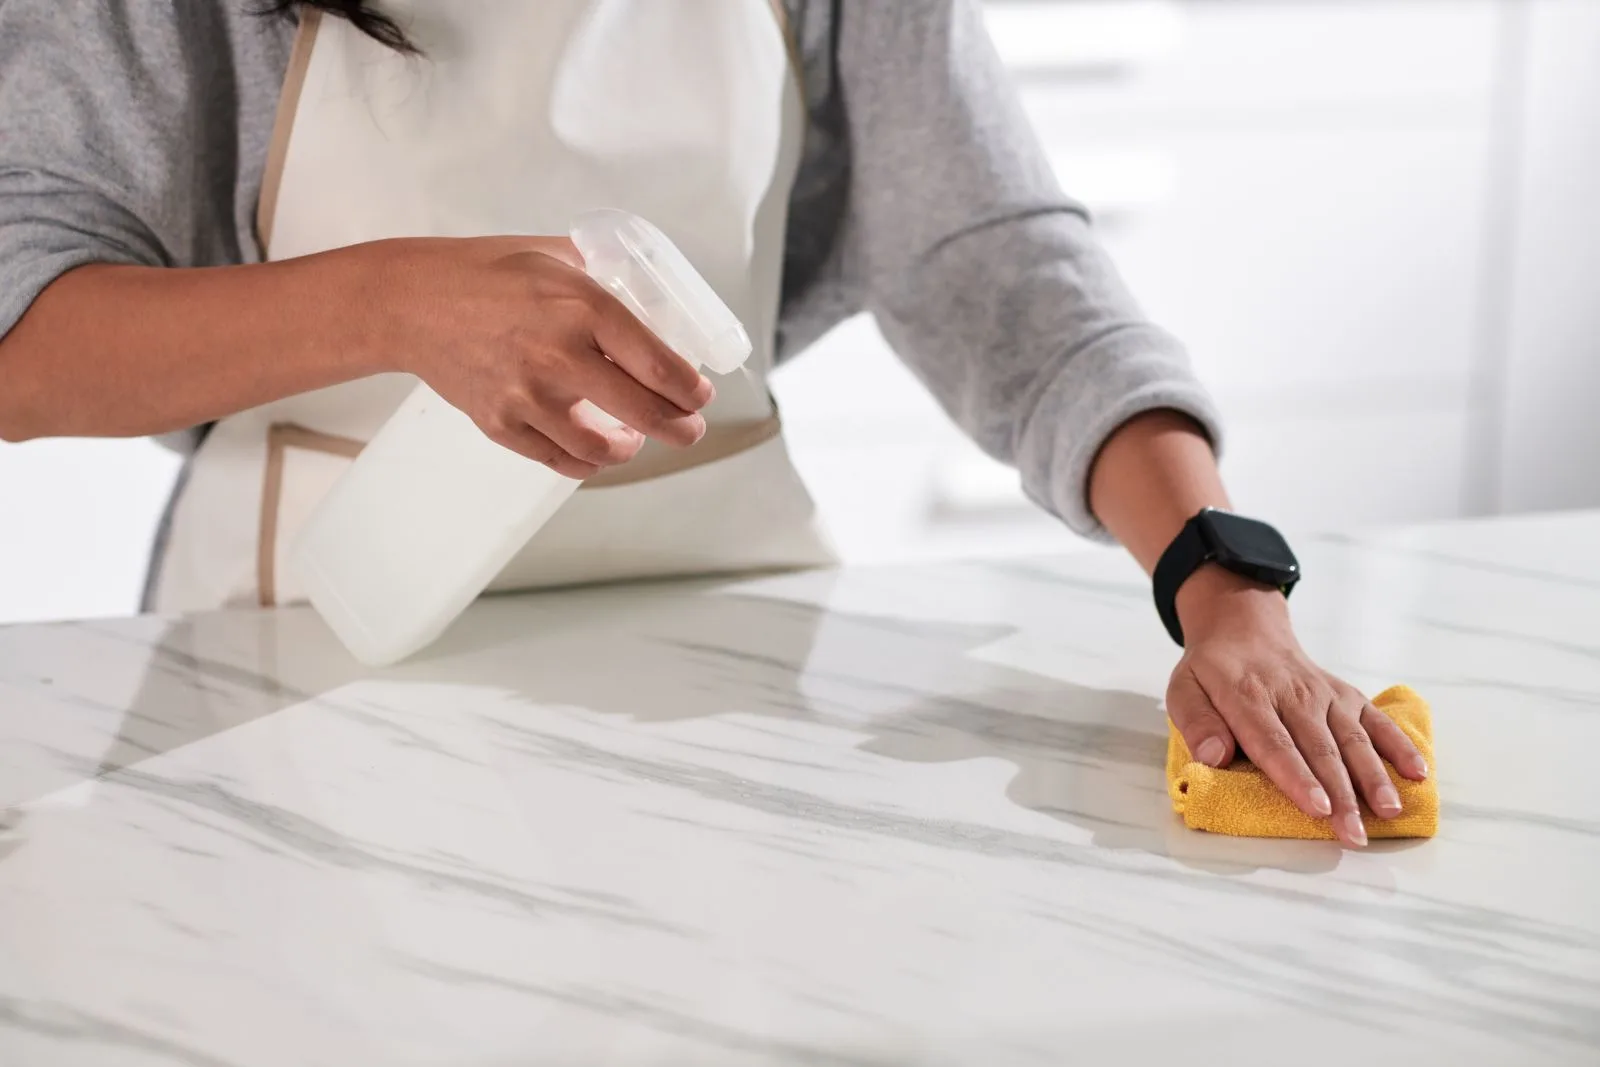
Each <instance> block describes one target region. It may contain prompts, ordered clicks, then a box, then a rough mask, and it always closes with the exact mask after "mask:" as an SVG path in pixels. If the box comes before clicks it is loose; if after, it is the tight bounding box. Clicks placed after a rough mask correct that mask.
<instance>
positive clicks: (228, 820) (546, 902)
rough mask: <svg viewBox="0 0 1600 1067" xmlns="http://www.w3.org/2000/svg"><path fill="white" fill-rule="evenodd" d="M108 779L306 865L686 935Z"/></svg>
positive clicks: (291, 817) (175, 785)
mask: <svg viewBox="0 0 1600 1067" xmlns="http://www.w3.org/2000/svg"><path fill="white" fill-rule="evenodd" d="M115 781H116V782H117V783H118V784H119V785H123V786H127V787H129V788H132V789H136V790H138V791H139V792H140V793H142V794H145V795H146V796H149V797H159V798H162V799H164V800H166V801H167V802H168V805H167V806H168V808H169V809H170V810H171V811H173V812H174V813H176V814H180V815H182V816H184V817H185V818H187V819H190V820H192V821H194V822H197V823H199V824H200V825H202V826H204V827H205V828H206V829H208V830H210V831H212V832H222V833H225V834H229V835H230V836H234V837H235V838H236V839H237V840H240V841H242V842H246V843H253V844H255V845H256V847H258V848H262V849H264V850H270V849H269V845H268V843H269V842H271V843H275V844H276V845H278V846H280V847H281V848H282V849H284V853H283V854H285V855H290V856H295V857H298V858H301V859H304V860H306V861H309V862H315V863H325V864H330V865H333V866H336V867H343V868H347V869H351V870H369V871H381V872H386V873H389V874H395V875H399V876H401V877H403V878H406V879H408V880H409V881H411V882H413V883H415V884H417V885H418V886H419V887H421V888H423V889H433V890H451V891H456V892H460V893H464V894H467V895H469V896H472V897H477V898H478V899H481V900H492V901H496V902H498V903H501V904H505V905H507V906H509V907H512V908H515V909H516V910H518V911H521V912H523V913H525V914H528V915H551V914H556V915H569V916H577V917H582V918H587V919H598V920H603V921H605V922H611V923H620V924H622V925H626V926H633V927H639V928H643V929H651V930H658V931H662V932H666V933H673V934H677V935H680V936H688V934H687V932H686V931H683V930H681V929H679V928H677V927H675V926H673V925H672V924H670V923H664V922H661V921H659V920H656V919H652V918H650V917H649V916H646V915H641V914H638V913H637V912H632V911H626V910H623V909H622V908H620V907H611V908H602V907H594V906H590V905H585V904H576V903H572V902H570V901H562V900H556V899H553V898H551V897H547V896H540V895H538V894H535V893H532V892H529V891H527V890H525V889H521V888H519V887H517V886H515V885H510V884H506V883H502V882H497V881H492V880H490V879H488V878H485V877H474V876H471V875H467V874H462V873H452V872H450V871H447V870H441V869H438V868H434V867H428V866H424V865H423V864H421V863H419V862H415V861H411V860H408V858H406V857H401V856H392V855H385V854H383V853H380V852H378V851H376V850H374V849H372V848H369V847H367V846H364V845H363V844H361V843H360V842H358V841H355V840H352V839H351V838H349V837H346V836H345V835H343V834H339V833H336V832H334V831H333V830H330V829H329V828H328V827H326V826H324V825H323V824H321V823H319V822H317V821H315V820H313V819H308V818H306V817H305V816H303V815H299V814H297V813H295V812H292V811H289V810H288V809H286V808H282V807H279V806H277V805H275V804H269V803H267V802H265V801H260V800H250V799H246V798H245V797H242V796H239V795H238V794H236V793H233V792H230V791H229V790H227V789H224V788H222V787H221V786H219V785H217V784H216V783H215V782H207V781H180V780H176V779H169V778H163V777H161V776H159V775H154V774H147V773H145V772H143V771H140V770H136V769H133V768H124V769H122V770H120V771H118V772H116V775H115ZM196 812H204V813H206V814H208V815H211V816H214V817H216V818H219V819H221V820H222V821H223V825H222V826H220V827H219V826H218V825H217V824H216V823H214V822H210V821H204V820H199V819H196V818H195V813H196ZM252 835H254V836H252ZM263 839H265V840H263Z"/></svg>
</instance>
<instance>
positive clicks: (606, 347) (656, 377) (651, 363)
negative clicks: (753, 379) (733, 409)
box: [589, 285, 716, 411]
mask: <svg viewBox="0 0 1600 1067" xmlns="http://www.w3.org/2000/svg"><path fill="white" fill-rule="evenodd" d="M589 299H590V301H591V303H590V307H591V309H592V310H593V312H594V323H593V330H594V340H595V344H596V346H597V347H598V348H599V349H600V351H601V352H603V353H604V354H605V355H606V357H607V358H609V359H610V360H611V361H612V362H613V363H615V364H616V365H617V366H619V367H621V368H622V369H623V370H625V371H627V372H628V374H629V375H631V376H632V377H633V379H634V380H635V381H637V382H638V383H639V384H640V385H642V386H644V387H645V388H646V389H648V390H650V391H651V392H653V393H656V394H657V395H659V396H662V397H664V398H666V399H667V400H668V401H670V402H671V403H673V404H675V405H677V406H678V407H679V408H681V409H683V410H684V411H699V410H700V409H701V408H703V407H705V406H706V405H707V404H709V403H710V402H711V398H712V397H713V396H714V395H715V394H716V390H715V389H714V388H713V387H712V385H711V380H710V379H709V378H707V377H706V376H705V375H703V374H701V373H700V372H699V371H697V370H695V369H694V367H692V366H691V365H690V364H689V362H688V361H687V360H685V359H684V358H683V357H682V356H679V355H678V354H677V353H676V352H674V351H672V349H670V348H668V347H667V346H666V345H665V344H664V343H663V342H662V341H661V339H660V338H659V337H657V336H656V335H655V334H654V333H652V332H651V331H650V328H649V327H647V326H646V325H645V324H644V323H642V322H640V321H639V320H638V319H637V318H635V317H634V314H633V312H631V311H629V310H628V309H627V307H626V306H625V305H624V304H623V303H622V301H620V300H618V299H617V298H616V297H614V296H612V295H611V294H610V293H608V292H606V291H605V290H604V289H602V288H601V287H600V286H599V285H594V286H593V291H592V292H591V293H590V294H589Z"/></svg>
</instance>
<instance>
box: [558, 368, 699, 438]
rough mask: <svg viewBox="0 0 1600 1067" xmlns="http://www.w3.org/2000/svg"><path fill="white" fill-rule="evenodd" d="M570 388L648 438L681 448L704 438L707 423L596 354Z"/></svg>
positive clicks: (575, 375) (578, 373)
mask: <svg viewBox="0 0 1600 1067" xmlns="http://www.w3.org/2000/svg"><path fill="white" fill-rule="evenodd" d="M573 385H574V386H575V387H576V388H577V389H578V390H579V391H580V392H581V393H582V395H584V396H586V397H588V398H589V399H590V400H592V401H593V402H594V403H595V404H596V405H598V406H599V407H600V408H601V409H602V410H604V411H606V412H608V413H609V414H611V415H612V416H614V417H616V418H618V419H620V420H622V421H623V422H624V423H626V424H627V425H629V426H631V427H633V428H634V429H635V430H638V431H639V432H640V433H642V434H644V435H645V436H647V437H654V438H656V439H657V440H660V441H665V442H666V443H667V444H670V445H678V446H680V447H682V446H686V445H692V444H694V443H695V442H696V441H698V440H700V438H701V437H703V436H705V432H706V420H705V419H704V418H703V417H702V416H701V415H700V414H699V413H698V412H694V411H685V410H684V409H683V408H680V407H678V405H676V404H674V403H673V402H672V401H670V400H667V399H666V398H665V397H663V396H661V395H659V394H657V393H654V392H652V391H650V390H649V389H646V388H645V387H644V386H642V385H640V384H639V383H638V382H637V381H635V380H634V378H633V377H632V376H631V375H629V374H628V373H627V372H626V371H624V370H623V369H622V368H621V367H619V366H617V364H615V363H613V362H612V361H611V360H609V359H607V358H605V356H604V355H602V354H601V353H600V352H599V351H596V352H595V353H594V358H593V359H589V360H585V361H583V362H582V363H580V364H579V366H578V367H577V369H576V373H575V374H574V379H573Z"/></svg>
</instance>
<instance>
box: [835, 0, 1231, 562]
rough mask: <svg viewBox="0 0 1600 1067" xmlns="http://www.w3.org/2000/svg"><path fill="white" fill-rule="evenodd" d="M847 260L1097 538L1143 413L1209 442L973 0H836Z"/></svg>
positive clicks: (1014, 455)
mask: <svg viewBox="0 0 1600 1067" xmlns="http://www.w3.org/2000/svg"><path fill="white" fill-rule="evenodd" d="M839 10H840V25H839V27H838V34H839V37H838V66H839V70H838V77H839V81H840V90H841V92H842V94H843V97H844V111H845V114H846V116H847V121H848V128H849V149H850V156H851V175H850V193H849V204H848V209H847V211H846V215H845V220H844V224H843V229H842V233H841V239H842V242H843V245H844V247H843V248H842V249H841V251H842V253H843V255H844V258H845V259H846V260H847V261H849V263H850V268H851V269H850V273H852V274H854V275H855V276H856V278H857V280H858V281H859V283H860V284H861V286H862V287H863V289H864V290H865V299H866V303H867V306H868V307H869V308H870V310H872V311H873V313H874V314H875V315H876V317H877V320H878V323H879V326H880V327H881V329H882V330H883V333H884V336H885V337H886V338H887V339H888V340H889V342H890V344H891V345H892V346H893V347H894V349H895V351H896V352H897V353H899V355H900V356H901V358H903V359H904V360H905V361H906V362H907V363H908V364H909V365H910V366H911V368H912V369H913V370H914V371H915V372H916V373H917V374H918V375H919V376H920V377H921V379H922V380H923V381H924V382H925V383H926V384H927V386H928V387H929V389H931V390H932V392H933V393H934V395H935V396H936V397H937V398H938V400H939V401H940V403H941V404H942V405H943V406H944V408H945V410H946V411H947V412H949V414H950V415H951V416H952V417H953V418H954V419H955V420H956V422H957V423H958V424H960V426H961V427H962V428H963V429H965V430H966V431H967V432H968V433H969V434H970V435H971V436H972V437H973V439H974V440H975V441H976V442H977V443H978V445H979V446H980V447H982V448H983V449H984V450H985V451H986V452H988V453H989V454H990V455H992V456H994V457H996V458H997V459H1000V460H1003V461H1005V462H1008V463H1012V464H1014V465H1015V466H1016V467H1017V468H1018V469H1019V470H1020V472H1021V474H1022V484H1023V487H1024V489H1025V490H1026V491H1027V493H1028V495H1029V496H1030V497H1032V498H1033V499H1034V500H1036V501H1037V502H1039V503H1040V504H1041V505H1043V506H1044V507H1046V508H1048V509H1049V510H1051V511H1053V512H1054V513H1056V514H1057V515H1059V516H1060V517H1061V518H1062V519H1064V520H1065V521H1066V522H1067V524H1068V525H1069V526H1071V527H1072V528H1073V529H1074V530H1077V531H1078V532H1080V533H1083V534H1086V535H1088V536H1091V537H1095V538H1099V539H1105V538H1106V537H1107V536H1108V535H1107V534H1106V531H1105V530H1104V529H1103V528H1102V527H1101V526H1100V524H1099V523H1098V522H1097V521H1096V520H1095V518H1094V516H1093V515H1092V514H1091V513H1090V511H1089V507H1088V499H1087V479H1088V474H1089V467H1090V465H1091V464H1092V462H1093V460H1094V457H1095V455H1096V454H1097V452H1098V451H1099V449H1100V446H1101V445H1102V444H1103V443H1104V442H1105V440H1106V438H1108V437H1109V436H1110V435H1111V434H1112V432H1114V431H1115V430H1116V428H1117V427H1118V426H1120V425H1121V424H1122V423H1123V422H1125V421H1126V420H1127V419H1129V418H1131V417H1132V416H1134V415H1137V414H1139V413H1140V412H1144V411H1149V410H1153V409H1157V408H1172V409H1176V410H1178V411H1181V412H1185V413H1187V414H1189V415H1190V416H1192V417H1193V418H1195V419H1196V420H1197V421H1198V422H1199V423H1200V424H1201V426H1202V427H1204V428H1205V430H1206V432H1207V433H1208V434H1209V435H1210V437H1211V440H1212V442H1213V443H1214V444H1215V443H1217V442H1218V441H1219V440H1220V427H1219V422H1218V418H1217V413H1216V410H1215V408H1214V407H1213V405H1212V402H1211V400H1210V399H1209V397H1208V396H1207V394H1206V392H1205V391H1204V390H1203V389H1202V387H1201V386H1200V384H1199V383H1198V382H1197V381H1196V379H1195V377H1194V375H1193V373H1192V371H1191V369H1190V366H1189V361H1188V358H1187V356H1186V354H1185V353H1184V351H1183V349H1182V347H1181V346H1180V345H1179V344H1178V342H1177V341H1176V340H1174V339H1173V338H1172V337H1171V336H1169V335H1168V334H1166V333H1165V332H1163V331H1162V330H1160V329H1158V328H1157V327H1155V326H1154V325H1152V324H1151V323H1150V322H1148V321H1147V320H1146V319H1145V318H1144V316H1143V315H1142V314H1141V312H1140V310H1139V308H1138V307H1137V305H1136V304H1135V303H1134V301H1133V299H1132V297H1131V296H1130V295H1129V294H1128V292H1127V290H1126V289H1125V287H1124V285H1123V283H1122V281H1121V279H1120V278H1119V276H1118V274H1117V272H1116V269H1115V268H1114V267H1113V265H1112V264H1111V262H1110V260H1109V259H1108V258H1107V256H1106V255H1105V253H1104V252H1103V251H1102V250H1101V249H1100V248H1099V246H1098V245H1097V244H1096V243H1095V241H1094V239H1093V237H1092V235H1091V232H1090V228H1089V222H1088V218H1087V216H1086V214H1085V212H1084V211H1083V209H1082V208H1081V207H1080V206H1078V205H1077V204H1075V203H1073V202H1072V201H1071V200H1069V199H1067V198H1066V197H1065V196H1064V195H1063V194H1062V192H1061V190H1060V188H1059V186H1058V184H1057V182H1056V179H1055V177H1054V175H1053V174H1052V172H1051V169H1050V167H1049V165H1048V163H1047V161H1046V159H1045V158H1044V153H1043V152H1042V150H1041V149H1040V147H1039V144H1038V142H1037V140H1036V138H1035V136H1034V134H1033V131H1032V129H1031V127H1030V125H1029V123H1028V121H1027V118H1026V116H1025V115H1024V113H1023V112H1022V108H1021V105H1020V103H1019V101H1018V99H1017V96H1016V93H1015V90H1014V88H1013V86H1012V84H1011V82H1010V79H1009V76H1008V74H1007V72H1006V71H1005V69H1004V67H1003V66H1002V64H1001V62H1000V59H999V57H998V55H997V54H996V53H995V50H994V47H993V45H992V44H991V42H990V40H989V38H988V34H987V32H986V30H985V29H984V26H983V22H982V19H981V17H980V15H979V13H978V11H977V9H976V6H975V4H973V3H972V2H971V0H896V2H894V3H878V2H875V0H858V2H851V0H845V2H844V3H842V4H840V5H839Z"/></svg>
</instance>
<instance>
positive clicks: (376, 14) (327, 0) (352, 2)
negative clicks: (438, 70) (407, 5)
mask: <svg viewBox="0 0 1600 1067" xmlns="http://www.w3.org/2000/svg"><path fill="white" fill-rule="evenodd" d="M304 7H309V8H315V9H316V10H318V11H321V12H323V13H325V14H328V15H332V16H333V17H335V18H341V19H344V20H345V21H346V22H348V23H350V25H352V26H354V27H355V28H356V29H358V30H360V31H361V32H362V33H364V34H366V35H367V36H368V37H371V38H372V39H373V40H374V41H377V42H379V43H380V44H384V45H388V46H389V47H390V48H393V49H394V50H395V51H396V52H404V53H406V54H407V55H416V54H417V46H416V45H414V44H412V43H411V39H410V38H409V37H407V36H406V31H405V30H402V29H401V28H400V27H399V25H397V24H396V23H395V21H394V19H392V18H390V17H389V16H388V15H385V14H384V13H383V12H381V11H374V10H373V9H372V7H371V5H369V4H367V3H365V2H364V0H267V2H266V4H265V6H264V7H263V8H262V11H263V12H264V13H265V14H268V15H292V14H295V13H296V12H298V11H299V9H300V8H304Z"/></svg>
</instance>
